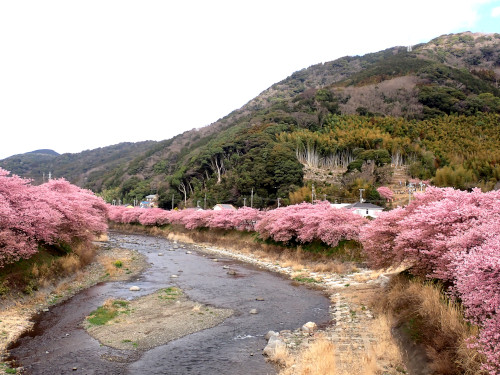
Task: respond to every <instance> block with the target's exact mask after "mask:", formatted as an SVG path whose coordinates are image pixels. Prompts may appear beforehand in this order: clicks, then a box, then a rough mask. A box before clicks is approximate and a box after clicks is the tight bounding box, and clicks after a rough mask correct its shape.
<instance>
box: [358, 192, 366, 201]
mask: <svg viewBox="0 0 500 375" xmlns="http://www.w3.org/2000/svg"><path fill="white" fill-rule="evenodd" d="M363 191H365V189H359V203H363Z"/></svg>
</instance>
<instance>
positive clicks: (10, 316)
mask: <svg viewBox="0 0 500 375" xmlns="http://www.w3.org/2000/svg"><path fill="white" fill-rule="evenodd" d="M105 240H106V238H104V241H105ZM94 246H96V247H97V249H98V250H97V255H96V257H95V260H94V261H93V262H92V263H90V264H89V265H88V266H86V267H84V268H83V269H81V270H79V271H77V272H76V273H74V274H72V275H69V276H67V277H64V278H62V279H59V280H56V281H54V282H53V283H51V284H49V285H46V286H45V287H43V288H40V289H39V290H36V291H33V292H32V293H31V294H30V295H22V294H19V293H15V294H10V295H7V296H4V297H3V298H2V300H1V302H2V307H1V309H0V333H1V334H0V374H5V373H7V372H6V371H9V373H12V372H11V371H12V369H10V367H9V363H6V362H4V361H5V359H6V357H7V355H8V352H7V348H8V347H9V346H10V345H12V344H13V343H14V342H16V341H17V340H18V339H19V337H21V336H22V335H23V334H24V333H26V332H28V331H30V330H31V329H32V328H33V324H34V323H33V318H34V317H35V316H36V315H37V314H38V313H40V312H46V311H49V310H50V308H51V307H52V306H54V305H56V304H58V303H60V302H62V301H64V300H66V299H68V298H70V297H71V296H73V295H75V294H76V293H78V292H79V291H81V290H84V289H87V288H89V287H91V286H93V285H95V284H97V283H99V282H102V281H120V280H127V279H130V278H132V277H134V276H137V275H139V274H140V273H141V272H142V271H143V270H145V269H146V268H147V267H148V264H147V263H146V261H145V258H144V256H142V255H141V254H139V253H138V252H136V251H132V250H127V249H122V248H117V247H109V246H107V244H106V242H95V243H94ZM14 373H15V372H14Z"/></svg>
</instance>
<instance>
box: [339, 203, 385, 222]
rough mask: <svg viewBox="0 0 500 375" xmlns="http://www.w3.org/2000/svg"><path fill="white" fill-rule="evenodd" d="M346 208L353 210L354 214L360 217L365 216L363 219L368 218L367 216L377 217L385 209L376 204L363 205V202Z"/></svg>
mask: <svg viewBox="0 0 500 375" xmlns="http://www.w3.org/2000/svg"><path fill="white" fill-rule="evenodd" d="M345 208H347V209H348V210H352V211H354V213H356V214H358V215H360V216H363V217H367V216H370V217H373V218H375V217H377V216H378V214H379V213H381V212H382V211H383V210H384V208H383V207H380V206H376V205H374V204H371V203H364V202H363V203H361V202H356V203H354V204H350V205H348V206H346V207H345Z"/></svg>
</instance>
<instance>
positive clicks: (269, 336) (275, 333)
mask: <svg viewBox="0 0 500 375" xmlns="http://www.w3.org/2000/svg"><path fill="white" fill-rule="evenodd" d="M278 335H279V333H278V332H274V331H269V332H267V333H266V335H265V336H264V338H265V339H266V340H269V339H270V338H271V337H272V336H278Z"/></svg>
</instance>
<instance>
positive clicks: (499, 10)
mask: <svg viewBox="0 0 500 375" xmlns="http://www.w3.org/2000/svg"><path fill="white" fill-rule="evenodd" d="M491 16H492V17H495V18H496V17H500V7H495V8H493V9H492V10H491Z"/></svg>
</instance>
